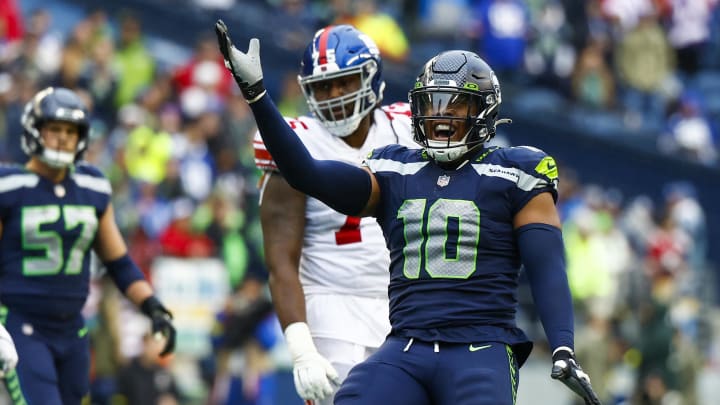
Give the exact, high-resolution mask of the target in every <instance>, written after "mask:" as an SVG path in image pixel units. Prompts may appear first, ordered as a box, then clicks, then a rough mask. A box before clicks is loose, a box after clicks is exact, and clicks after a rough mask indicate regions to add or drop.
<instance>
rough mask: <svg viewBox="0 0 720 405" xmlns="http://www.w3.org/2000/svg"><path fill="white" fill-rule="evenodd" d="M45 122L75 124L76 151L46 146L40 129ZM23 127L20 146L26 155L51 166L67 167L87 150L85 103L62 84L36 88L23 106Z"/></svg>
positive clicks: (87, 131)
mask: <svg viewBox="0 0 720 405" xmlns="http://www.w3.org/2000/svg"><path fill="white" fill-rule="evenodd" d="M48 121H63V122H70V123H73V124H76V125H77V127H78V134H79V138H78V144H77V148H76V150H75V153H67V152H63V151H58V150H49V149H46V148H45V146H44V145H43V141H42V139H41V137H40V128H42V126H43V125H44V124H45V123H46V122H48ZM21 123H22V126H23V136H22V141H21V142H22V148H23V151H25V153H26V154H27V155H28V156H33V155H37V156H38V157H40V159H41V160H42V161H43V162H45V163H47V164H48V165H50V166H52V167H58V168H62V167H67V166H69V165H71V164H73V163H74V162H76V161H78V160H80V159H82V155H83V153H84V152H85V149H87V143H88V134H89V132H90V120H89V117H88V111H87V108H86V106H85V103H84V102H83V101H82V100H81V99H80V97H79V96H78V95H77V94H75V93H74V92H73V91H71V90H68V89H65V88H61V87H48V88H46V89H44V90H41V91H39V92H38V93H37V94H36V95H35V96H34V97H33V98H32V100H30V101H29V102H28V103H27V104H26V105H25V110H24V111H23V115H22V118H21Z"/></svg>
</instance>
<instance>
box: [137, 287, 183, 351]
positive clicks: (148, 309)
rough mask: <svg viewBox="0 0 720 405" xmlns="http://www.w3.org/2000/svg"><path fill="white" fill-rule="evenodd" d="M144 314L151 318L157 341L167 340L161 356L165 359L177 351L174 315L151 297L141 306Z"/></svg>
mask: <svg viewBox="0 0 720 405" xmlns="http://www.w3.org/2000/svg"><path fill="white" fill-rule="evenodd" d="M140 309H141V310H142V312H143V313H144V314H145V315H146V316H147V317H148V318H150V322H151V323H152V332H153V337H154V338H155V339H162V338H163V337H164V338H165V347H164V348H163V350H162V352H160V356H161V357H164V356H167V355H168V354H170V353H172V352H173V351H174V350H175V335H176V332H175V327H174V326H173V324H172V314H171V313H170V311H168V310H167V308H165V307H164V306H163V305H162V304H161V303H160V301H159V300H158V299H157V298H155V297H154V296H151V297H149V298H147V299H146V300H145V301H143V303H142V305H141V306H140Z"/></svg>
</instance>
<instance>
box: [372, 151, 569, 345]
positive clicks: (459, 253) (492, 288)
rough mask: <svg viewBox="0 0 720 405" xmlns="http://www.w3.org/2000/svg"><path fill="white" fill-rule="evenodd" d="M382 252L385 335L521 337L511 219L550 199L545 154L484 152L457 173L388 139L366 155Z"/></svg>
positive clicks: (551, 177) (551, 171)
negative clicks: (386, 260) (386, 259)
mask: <svg viewBox="0 0 720 405" xmlns="http://www.w3.org/2000/svg"><path fill="white" fill-rule="evenodd" d="M365 164H366V165H367V166H368V167H369V168H370V170H371V171H372V172H373V173H374V174H375V177H376V178H377V180H378V183H379V185H380V189H381V200H380V203H379V206H378V208H377V211H376V215H377V218H378V222H379V223H380V226H381V227H382V230H383V233H384V235H385V239H386V243H387V245H388V248H389V249H390V258H391V264H390V286H389V296H390V322H391V324H392V330H393V331H392V333H393V334H394V335H397V336H403V337H413V338H417V339H421V340H426V341H445V342H458V343H459V342H473V341H491V340H495V341H501V342H506V343H509V344H519V343H525V342H527V337H526V336H525V335H524V333H523V332H522V331H521V330H519V329H518V328H517V327H516V324H515V312H516V308H517V296H516V292H517V287H518V275H519V270H520V266H521V263H520V258H519V253H518V247H517V241H516V240H515V236H514V233H513V217H514V216H515V214H516V213H517V212H518V211H519V210H520V209H522V208H523V207H524V206H525V204H527V202H528V201H530V199H532V198H533V197H534V196H536V195H538V194H539V193H543V192H550V193H552V195H553V197H554V198H557V191H556V189H557V168H556V167H555V162H554V160H553V159H552V158H551V157H550V156H548V155H546V154H545V153H544V152H542V151H541V150H538V149H536V148H531V147H513V148H487V149H483V150H481V151H479V152H478V154H477V155H476V157H474V158H473V159H472V160H471V161H469V162H467V163H466V164H464V165H463V166H461V167H460V168H459V169H457V170H444V169H443V168H442V167H440V166H438V165H437V164H436V163H435V162H434V161H433V160H432V159H429V158H428V157H427V155H426V154H425V153H424V152H423V151H422V150H412V149H407V148H405V147H402V146H399V145H389V146H386V147H384V148H381V149H378V150H375V151H374V152H373V153H372V154H371V155H370V156H369V157H368V158H367V159H366V161H365Z"/></svg>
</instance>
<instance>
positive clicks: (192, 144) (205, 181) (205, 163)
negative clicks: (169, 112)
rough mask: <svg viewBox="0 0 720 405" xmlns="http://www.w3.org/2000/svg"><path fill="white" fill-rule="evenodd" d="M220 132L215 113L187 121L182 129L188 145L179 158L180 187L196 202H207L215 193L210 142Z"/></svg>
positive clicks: (208, 113)
mask: <svg viewBox="0 0 720 405" xmlns="http://www.w3.org/2000/svg"><path fill="white" fill-rule="evenodd" d="M219 130H220V118H219V117H218V115H217V114H215V113H213V112H207V113H203V114H202V115H200V116H198V117H197V118H194V119H190V120H187V122H186V123H185V126H184V128H183V135H184V136H185V141H186V143H185V144H184V147H183V150H182V151H178V155H177V159H178V162H179V165H180V166H179V169H180V171H179V177H180V184H181V185H182V190H183V193H184V194H185V195H187V196H189V197H190V198H192V199H193V200H194V201H195V202H200V201H203V200H205V198H207V197H208V196H209V195H210V192H211V191H212V185H213V183H214V181H215V178H216V176H217V167H216V165H215V156H214V155H213V154H212V153H211V151H210V149H209V147H208V140H209V139H210V138H211V137H215V136H217V133H218V131H219Z"/></svg>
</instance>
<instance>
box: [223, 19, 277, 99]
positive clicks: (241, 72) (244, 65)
mask: <svg viewBox="0 0 720 405" xmlns="http://www.w3.org/2000/svg"><path fill="white" fill-rule="evenodd" d="M215 34H216V35H217V40H218V46H219V47H220V52H221V53H222V55H223V58H225V66H226V67H227V68H228V69H229V70H230V72H232V74H233V76H234V77H235V81H236V82H237V84H238V86H240V90H241V91H242V93H243V96H245V99H246V100H247V101H248V103H254V102H255V101H257V100H259V99H260V97H262V96H263V94H265V87H264V86H263V82H262V79H263V72H262V66H261V65H260V41H259V40H258V39H257V38H253V39H251V40H250V46H249V48H248V51H247V53H244V52H241V51H239V50H238V49H237V48H235V45H233V43H232V39H230V34H229V33H228V28H227V26H226V25H225V23H224V22H223V20H217V22H216V23H215Z"/></svg>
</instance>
